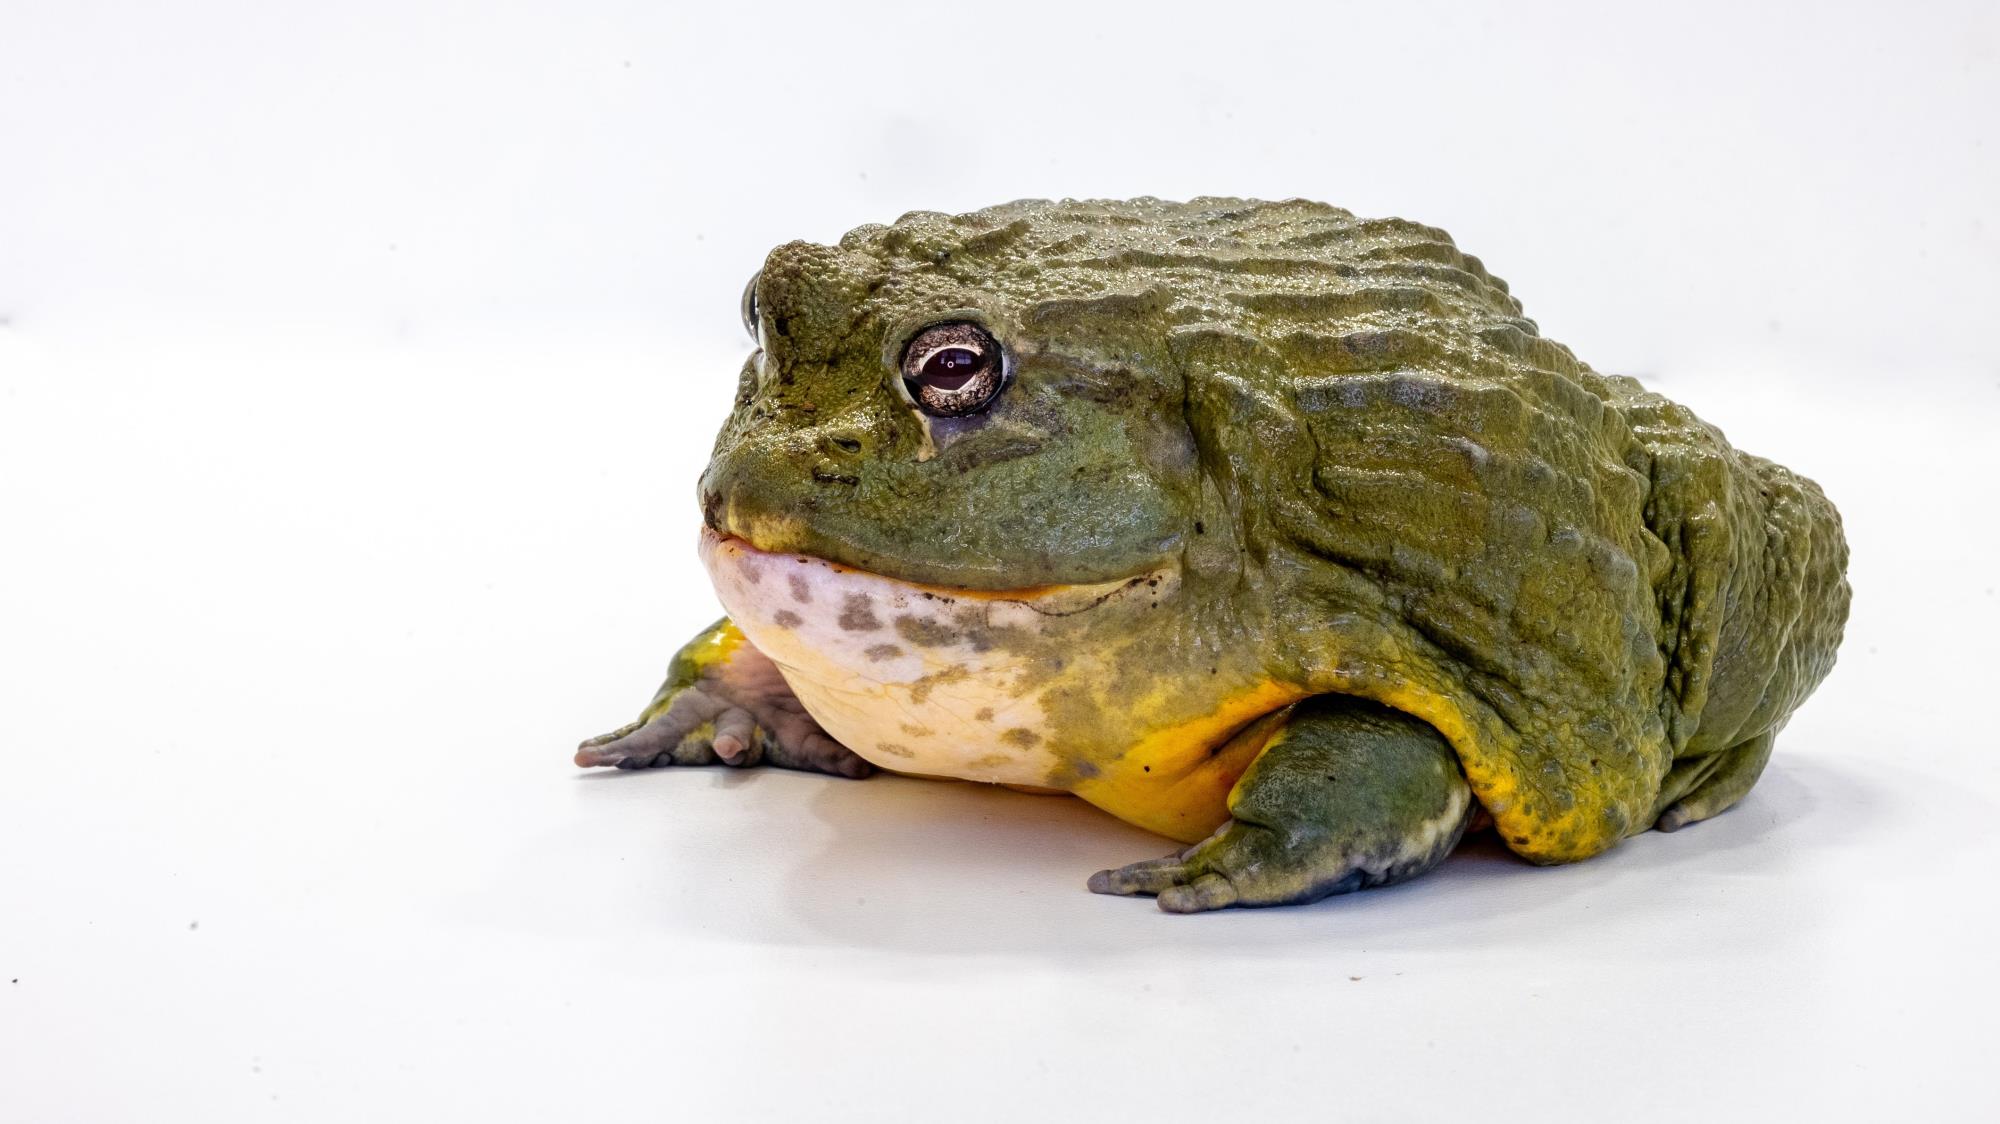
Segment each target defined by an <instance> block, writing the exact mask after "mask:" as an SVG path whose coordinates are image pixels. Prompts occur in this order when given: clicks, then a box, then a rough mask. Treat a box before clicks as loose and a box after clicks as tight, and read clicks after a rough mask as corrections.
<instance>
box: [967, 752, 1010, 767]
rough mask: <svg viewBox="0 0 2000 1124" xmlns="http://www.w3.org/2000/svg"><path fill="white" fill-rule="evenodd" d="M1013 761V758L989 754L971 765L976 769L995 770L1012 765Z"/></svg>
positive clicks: (1001, 754) (1000, 754)
mask: <svg viewBox="0 0 2000 1124" xmlns="http://www.w3.org/2000/svg"><path fill="white" fill-rule="evenodd" d="M1013 761H1014V759H1013V758H1011V757H1009V756H1007V755H1006V754H1004V753H989V754H987V755H986V756H984V757H981V758H978V759H976V760H974V761H973V762H972V765H973V767H974V768H976V769H996V768H999V767H1000V766H1002V765H1009V764H1012V763H1013Z"/></svg>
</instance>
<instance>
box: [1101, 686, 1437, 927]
mask: <svg viewBox="0 0 2000 1124" xmlns="http://www.w3.org/2000/svg"><path fill="white" fill-rule="evenodd" d="M1476 807H1477V805H1476V803H1475V802H1474V801H1473V799H1472V790H1471V789H1470V788H1469V787H1468V786H1467V785H1466V783H1465V776H1464V774H1463V773H1462V772H1461V771H1460V770H1459V765H1458V757H1457V755H1456V754H1455V753H1454V752H1453V751H1452V748H1451V745H1450V743H1448V742H1446V741H1445V740H1444V738H1443V736H1441V735H1440V734H1439V733H1438V732H1437V731H1436V730H1434V729H1432V728H1431V727H1430V726H1428V725H1426V724H1425V723H1423V722H1420V721H1418V720H1417V719H1415V718H1412V717H1410V716H1409V715H1406V714H1403V713H1401V712H1399V711H1395V710H1391V709H1389V708H1387V707H1384V706H1380V705H1378V704H1376V703H1372V702H1368V701H1366V700H1363V699H1356V698H1348V697H1344V696H1338V695H1322V696H1319V697H1317V698H1312V699H1308V700H1306V701H1305V702H1302V703H1299V704H1298V705H1297V706H1295V707H1293V708H1292V712H1291V713H1290V715H1288V716H1287V717H1286V720H1285V725H1284V728H1283V729H1282V730H1280V731H1279V733H1278V734H1277V735H1276V736H1275V737H1273V738H1272V740H1271V741H1270V742H1269V743H1268V744H1267V745H1266V746H1265V748H1264V751H1263V753H1262V754H1260V755H1259V756H1258V758H1257V760H1256V761H1254V762H1253V763H1252V764H1251V766H1250V768H1249V770H1248V771H1247V772H1245V773H1244V774H1243V777H1242V779H1241V780H1239V781H1238V782H1237V784H1236V788H1235V789H1234V790H1233V791H1232V792H1231V793H1230V796H1229V811H1230V815H1231V816H1232V818H1231V819H1230V821H1229V822H1228V823H1225V824H1223V825H1222V826H1221V827H1220V828H1218V829H1216V832H1215V834H1213V835H1211V836H1209V837H1208V838H1207V839H1204V840H1202V841H1201V842H1199V843H1197V844H1195V845H1194V846H1192V847H1190V848H1188V849H1187V850H1185V851H1182V852H1180V853H1179V854H1175V855H1169V856H1167V857H1166V858H1163V859H1154V860H1151V861H1149V862H1140V863H1133V864H1132V865H1130V866H1126V867H1120V868H1119V869H1117V870H1104V871H1099V872H1098V873H1096V874H1094V875H1092V876H1091V879H1090V888H1091V890H1092V891H1094V892H1096V893H1100V894H1153V895H1156V896H1158V898H1159V903H1160V908H1161V909H1164V910H1166V911H1168V912H1170V913H1195V912H1200V911H1202V910H1210V909H1221V908H1223V907H1225V906H1232V905H1242V906H1258V905H1288V904H1293V903H1299V902H1310V901H1317V900H1318V899H1320V898H1323V897H1327V896H1329V895H1332V894H1344V893H1347V892H1349V891H1351V890H1360V889H1364V888H1366V887H1369V886H1384V885H1388V884H1389V883H1392V882H1401V881H1403V880H1404V879H1408V878H1414V877H1416V876H1417V875H1419V874H1422V873H1423V872H1424V871H1426V870H1429V869H1430V868H1431V867H1433V866H1436V865H1437V864H1438V862H1440V861H1441V860H1442V859H1443V858H1444V857H1445V856H1446V855H1447V854H1450V853H1451V849H1452V848H1453V847H1454V846H1456V845H1457V844H1458V839H1459V836H1460V835H1462V834H1463V833H1464V832H1465V828H1466V824H1467V823H1468V822H1469V821H1470V820H1471V818H1472V815H1473V810H1474V809H1475V808H1476Z"/></svg>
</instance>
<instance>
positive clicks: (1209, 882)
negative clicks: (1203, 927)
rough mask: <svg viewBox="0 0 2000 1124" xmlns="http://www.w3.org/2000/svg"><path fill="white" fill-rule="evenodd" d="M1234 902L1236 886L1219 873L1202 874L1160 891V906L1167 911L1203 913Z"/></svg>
mask: <svg viewBox="0 0 2000 1124" xmlns="http://www.w3.org/2000/svg"><path fill="white" fill-rule="evenodd" d="M1235 904H1236V887H1235V886H1234V885H1232V884H1231V883H1230V881H1229V879H1227V878H1224V877H1223V876H1222V875H1220V874H1204V875H1202V876H1201V877H1200V878H1197V879H1195V880H1194V881H1193V882H1190V883H1188V884H1187V885H1185V886H1169V887H1168V888H1166V889H1164V890H1161V891H1160V908H1161V909H1163V910H1165V911H1166V912H1168V913H1204V912H1207V911H1208V910H1211V909H1222V908H1224V907H1226V906H1232V905H1235Z"/></svg>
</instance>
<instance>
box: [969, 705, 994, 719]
mask: <svg viewBox="0 0 2000 1124" xmlns="http://www.w3.org/2000/svg"><path fill="white" fill-rule="evenodd" d="M973 717H974V718H977V719H979V720H980V721H981V722H991V721H993V708H992V707H990V706H982V707H980V708H979V713H977V714H975V715H973Z"/></svg>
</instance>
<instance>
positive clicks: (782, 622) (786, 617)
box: [771, 609, 799, 628]
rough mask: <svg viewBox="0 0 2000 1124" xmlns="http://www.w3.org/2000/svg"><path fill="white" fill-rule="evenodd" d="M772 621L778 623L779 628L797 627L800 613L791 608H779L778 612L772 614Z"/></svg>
mask: <svg viewBox="0 0 2000 1124" xmlns="http://www.w3.org/2000/svg"><path fill="white" fill-rule="evenodd" d="M771 623H772V624H775V625H777V626H778V627H779V628H797V627H799V615H798V614H797V613H794V612H792V611H791V610H790V609H779V610H778V611H777V612H775V613H772V614H771Z"/></svg>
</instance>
